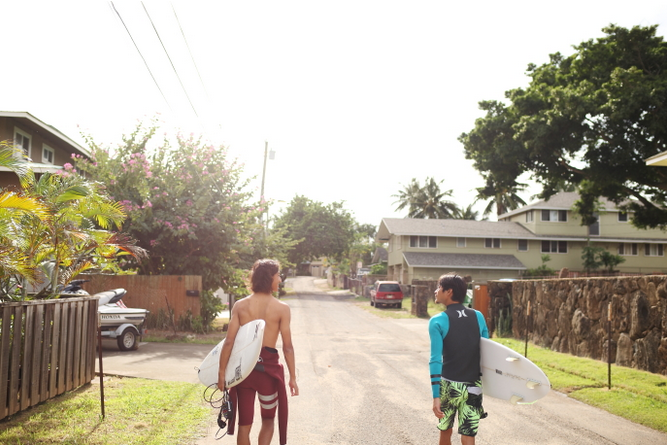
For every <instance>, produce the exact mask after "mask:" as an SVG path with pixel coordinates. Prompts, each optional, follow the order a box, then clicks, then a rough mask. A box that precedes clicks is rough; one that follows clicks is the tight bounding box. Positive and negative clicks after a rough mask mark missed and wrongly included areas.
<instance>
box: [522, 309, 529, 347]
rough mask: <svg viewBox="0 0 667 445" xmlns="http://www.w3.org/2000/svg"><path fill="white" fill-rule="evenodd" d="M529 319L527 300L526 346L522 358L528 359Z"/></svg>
mask: <svg viewBox="0 0 667 445" xmlns="http://www.w3.org/2000/svg"><path fill="white" fill-rule="evenodd" d="M529 319H530V300H528V306H527V308H526V346H525V350H524V352H523V356H524V357H526V358H528V320H529Z"/></svg>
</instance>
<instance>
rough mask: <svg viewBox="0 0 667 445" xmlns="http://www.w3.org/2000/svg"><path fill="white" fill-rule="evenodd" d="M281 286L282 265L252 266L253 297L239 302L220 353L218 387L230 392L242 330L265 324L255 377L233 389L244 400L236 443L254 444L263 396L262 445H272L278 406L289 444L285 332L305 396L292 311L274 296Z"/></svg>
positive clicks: (289, 360)
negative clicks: (229, 375) (231, 365)
mask: <svg viewBox="0 0 667 445" xmlns="http://www.w3.org/2000/svg"><path fill="white" fill-rule="evenodd" d="M280 282H281V278H280V264H279V263H278V262H277V261H275V260H266V259H265V260H257V261H256V262H255V264H254V265H253V266H252V272H251V288H252V292H253V293H252V294H251V295H250V296H249V297H246V298H244V299H242V300H239V301H238V302H236V304H234V307H233V308H232V314H231V319H230V320H229V327H228V329H227V338H226V340H225V343H224V345H223V347H222V351H221V352H220V368H219V373H218V389H220V390H221V391H224V390H225V368H226V367H227V362H228V361H229V356H230V354H231V352H232V346H233V345H234V339H235V338H236V334H237V333H238V330H239V327H240V326H242V325H244V324H246V323H248V322H250V321H252V320H258V319H261V320H264V321H265V322H266V326H265V327H264V340H263V342H262V352H261V354H260V359H259V361H258V362H257V365H256V366H255V369H254V370H253V371H252V373H251V374H250V375H249V376H248V377H247V378H246V379H245V380H244V381H243V382H241V383H240V384H238V385H237V386H235V387H233V388H232V389H231V390H230V397H231V399H232V404H234V402H235V401H237V402H238V409H235V410H234V412H235V413H236V412H238V419H239V431H238V437H237V439H236V443H237V444H238V445H249V444H250V428H251V427H252V421H253V414H254V411H255V407H254V404H255V393H257V394H258V398H259V403H260V408H261V409H260V412H261V416H262V427H261V428H260V431H259V438H258V444H259V445H269V444H270V443H271V438H272V437H273V431H274V425H275V416H276V408H278V420H279V425H278V427H279V433H280V444H281V445H284V444H286V443H287V396H286V390H285V380H284V379H285V374H284V370H283V366H282V365H281V364H280V363H279V362H278V351H277V350H276V343H277V341H278V335H279V334H280V337H281V340H282V348H283V353H284V354H285V363H286V364H287V370H288V371H289V388H290V393H291V395H292V396H297V395H299V387H298V386H297V384H296V376H295V366H294V347H293V345H292V333H291V331H290V317H291V315H290V308H289V306H288V305H287V304H285V303H283V302H282V301H280V300H277V299H276V298H274V297H273V292H275V291H277V290H278V285H279V284H280ZM228 432H229V433H230V434H233V432H234V419H231V421H230V422H229V429H228Z"/></svg>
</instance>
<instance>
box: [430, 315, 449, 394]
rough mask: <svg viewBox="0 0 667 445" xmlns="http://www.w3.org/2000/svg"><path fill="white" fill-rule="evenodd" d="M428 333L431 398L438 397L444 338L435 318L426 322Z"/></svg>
mask: <svg viewBox="0 0 667 445" xmlns="http://www.w3.org/2000/svg"><path fill="white" fill-rule="evenodd" d="M428 335H429V337H430V338H431V358H430V360H429V362H428V367H429V374H430V375H431V390H432V393H433V398H434V399H435V398H438V399H439V398H440V378H441V374H442V342H443V340H444V338H445V336H444V335H443V331H442V326H440V325H439V324H438V323H437V321H436V319H435V318H431V321H430V322H429V324H428Z"/></svg>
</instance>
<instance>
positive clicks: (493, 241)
mask: <svg viewBox="0 0 667 445" xmlns="http://www.w3.org/2000/svg"><path fill="white" fill-rule="evenodd" d="M484 247H486V248H488V249H500V238H486V239H485V240H484Z"/></svg>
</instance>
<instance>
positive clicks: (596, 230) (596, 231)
mask: <svg viewBox="0 0 667 445" xmlns="http://www.w3.org/2000/svg"><path fill="white" fill-rule="evenodd" d="M593 216H594V217H595V222H594V223H593V224H591V225H589V226H588V234H589V235H591V236H599V235H600V215H598V214H597V213H593Z"/></svg>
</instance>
